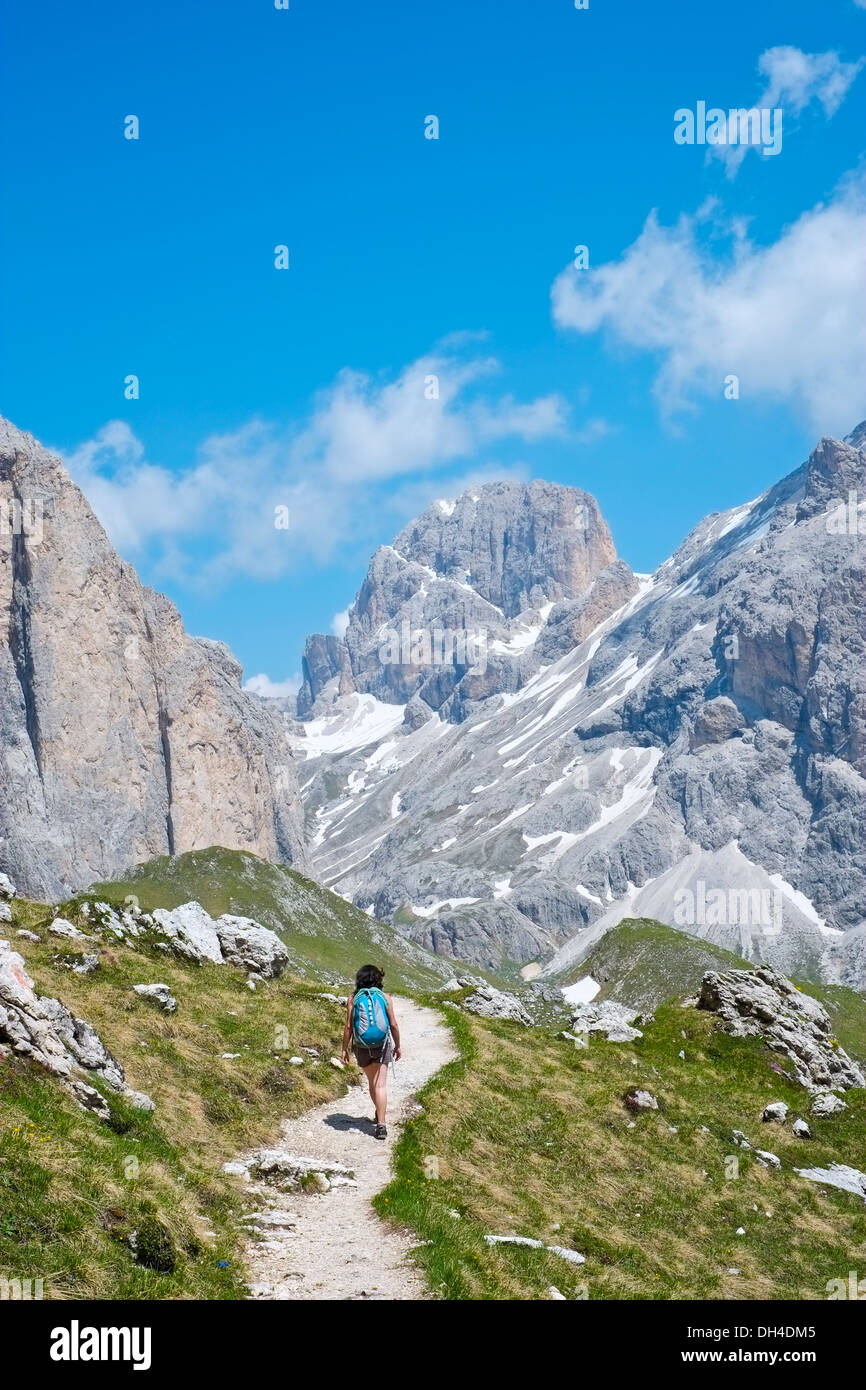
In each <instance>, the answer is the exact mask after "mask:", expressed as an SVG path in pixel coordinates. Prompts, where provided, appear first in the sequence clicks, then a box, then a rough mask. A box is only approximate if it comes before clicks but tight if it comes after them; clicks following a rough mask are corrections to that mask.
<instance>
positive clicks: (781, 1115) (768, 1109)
mask: <svg viewBox="0 0 866 1390" xmlns="http://www.w3.org/2000/svg"><path fill="white" fill-rule="evenodd" d="M787 1118H788V1107H787V1105H786V1104H785V1102H784V1101H783V1100H774V1101H771V1102H770V1104H769V1105H765V1106H764V1113H763V1115H762V1116H761V1119H762V1120H763V1121H764V1123H765V1124H776V1125H783V1124H784V1123H785V1121H786V1119H787Z"/></svg>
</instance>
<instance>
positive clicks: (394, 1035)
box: [342, 965, 400, 1139]
mask: <svg viewBox="0 0 866 1390" xmlns="http://www.w3.org/2000/svg"><path fill="white" fill-rule="evenodd" d="M384 977H385V972H384V971H383V970H380V969H379V968H378V966H376V965H362V966H361V969H360V970H359V971H358V973H357V975H356V976H355V993H354V994H352V995H350V996H349V1002H348V1003H347V1005H346V1026H345V1028H344V1029H343V1058H342V1060H343V1064H344V1065H345V1064H346V1063H347V1062H348V1060H349V1043H350V1041H351V1044H352V1051H353V1052H354V1054H355V1061H356V1062H357V1063H358V1066H359V1067H360V1068H361V1070H362V1072H363V1073H364V1075H365V1076H366V1078H367V1084H368V1085H369V1087H370V1099H371V1100H372V1102H373V1104H374V1106H375V1107H376V1114H375V1115H374V1117H373V1121H374V1124H375V1126H376V1128H375V1129H374V1131H373V1133H374V1135H375V1137H376V1138H377V1139H386V1138H387V1137H388V1131H387V1129H386V1128H385V1110H386V1107H387V1104H388V1063H389V1062H390V1061H391V1059H392V1058H393V1059H394V1061H395V1062H396V1061H399V1060H400V1027H399V1024H398V1023H397V1016H396V1014H395V1013H394V1001H393V999H392V998H391V996H390V994H383V993H382V981H383V979H384Z"/></svg>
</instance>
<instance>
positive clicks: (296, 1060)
mask: <svg viewBox="0 0 866 1390" xmlns="http://www.w3.org/2000/svg"><path fill="white" fill-rule="evenodd" d="M303 1065H304V1059H303V1057H290V1058H289V1066H290V1067H302V1066H303Z"/></svg>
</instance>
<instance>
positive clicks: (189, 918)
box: [153, 902, 224, 965]
mask: <svg viewBox="0 0 866 1390" xmlns="http://www.w3.org/2000/svg"><path fill="white" fill-rule="evenodd" d="M153 918H154V921H155V923H156V930H157V931H158V932H159V933H160V934H161V935H162V936H164V937H166V938H167V939H168V941H169V943H170V945H171V947H172V949H173V950H174V951H176V952H177V953H178V954H179V955H182V956H186V957H187V959H189V960H194V961H196V962H198V963H199V964H201V962H202V961H204V960H210V961H213V962H214V964H215V965H222V964H223V963H224V957H223V952H222V946H221V945H220V938H219V933H218V932H217V925H216V922H215V921H214V920H213V918H212V917H211V915H210V913H208V912H205V910H204V908H203V907H202V905H201V903H196V902H189V903H183V904H182V905H181V906H180V907H175V908H172V909H171V911H168V909H166V908H164V907H157V908H155V910H154V912H153Z"/></svg>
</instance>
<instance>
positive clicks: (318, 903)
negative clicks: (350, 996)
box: [90, 848, 450, 990]
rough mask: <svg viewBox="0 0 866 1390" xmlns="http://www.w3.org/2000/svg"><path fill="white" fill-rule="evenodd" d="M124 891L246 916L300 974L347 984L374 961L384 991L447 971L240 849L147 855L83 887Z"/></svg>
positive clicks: (327, 895) (425, 984)
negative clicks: (274, 937)
mask: <svg viewBox="0 0 866 1390" xmlns="http://www.w3.org/2000/svg"><path fill="white" fill-rule="evenodd" d="M127 894H132V895H134V896H135V897H136V898H137V899H138V902H139V904H140V906H141V908H142V910H143V911H145V912H151V911H152V910H153V909H154V908H155V907H166V908H172V907H179V906H180V904H181V903H185V902H190V901H192V900H194V901H196V902H200V903H201V904H202V906H203V907H204V908H206V909H207V911H208V912H209V913H210V914H211V916H212V917H219V916H220V915H221V914H222V913H224V912H231V913H235V914H236V915H238V916H241V917H254V918H255V919H256V921H257V922H261V923H262V925H263V926H266V927H270V928H271V930H272V931H275V932H277V933H278V935H279V936H280V937H282V939H283V941H284V942H285V943H286V946H287V947H288V949H289V952H290V955H291V961H292V969H293V970H294V971H295V972H296V973H298V974H302V975H303V974H310V975H314V976H316V977H317V978H321V977H322V976H327V977H333V978H334V979H337V980H343V981H348V980H350V979H351V978H352V977H353V976H354V974H355V971H356V970H357V968H358V966H359V965H363V964H364V963H365V962H366V961H368V960H369V961H372V962H373V963H374V964H376V965H380V966H382V968H383V969H384V970H385V974H386V980H387V984H388V986H389V987H390V988H391V989H396V990H401V989H403V990H405V989H409V990H412V989H423V988H427V989H430V988H435V987H436V985H438V984H441V983H442V982H443V981H444V980H446V979H447V978H448V975H449V973H450V969H449V965H448V962H446V961H441V960H439V959H437V957H435V956H431V955H430V954H428V952H426V951H424V950H422V949H421V947H420V946H416V945H415V944H414V943H413V942H411V941H407V940H406V939H405V938H404V937H402V936H401V935H400V934H399V932H396V931H395V930H394V929H393V927H389V926H386V925H384V924H383V923H381V922H376V921H375V920H374V919H372V918H370V917H368V916H367V915H366V913H364V912H361V911H360V910H359V909H358V908H356V907H354V906H353V905H352V904H351V903H347V902H346V901H345V900H344V899H343V898H340V897H338V896H337V894H336V893H331V892H330V891H329V890H328V889H327V888H322V887H321V886H320V885H319V884H318V883H314V882H313V881H312V880H311V879H308V878H305V877H304V876H303V874H299V873H297V872H296V871H295V870H294V869H287V868H283V867H282V866H280V865H277V864H269V863H268V862H267V861H265V860H263V859H257V858H256V856H255V855H253V854H246V853H244V852H243V851H242V850H227V849H220V848H213V849H206V850H194V851H192V852H190V853H188V854H179V855H177V857H176V858H163V859H154V860H151V861H150V862H149V863H147V864H141V865H139V866H138V867H137V868H135V869H132V870H130V872H129V873H128V875H127V876H126V877H125V878H123V879H120V880H115V881H114V882H110V883H95V884H94V885H93V887H92V889H91V890H90V896H97V897H99V898H103V899H105V900H106V901H108V902H112V903H122V902H123V899H124V898H125V897H126V896H127Z"/></svg>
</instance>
